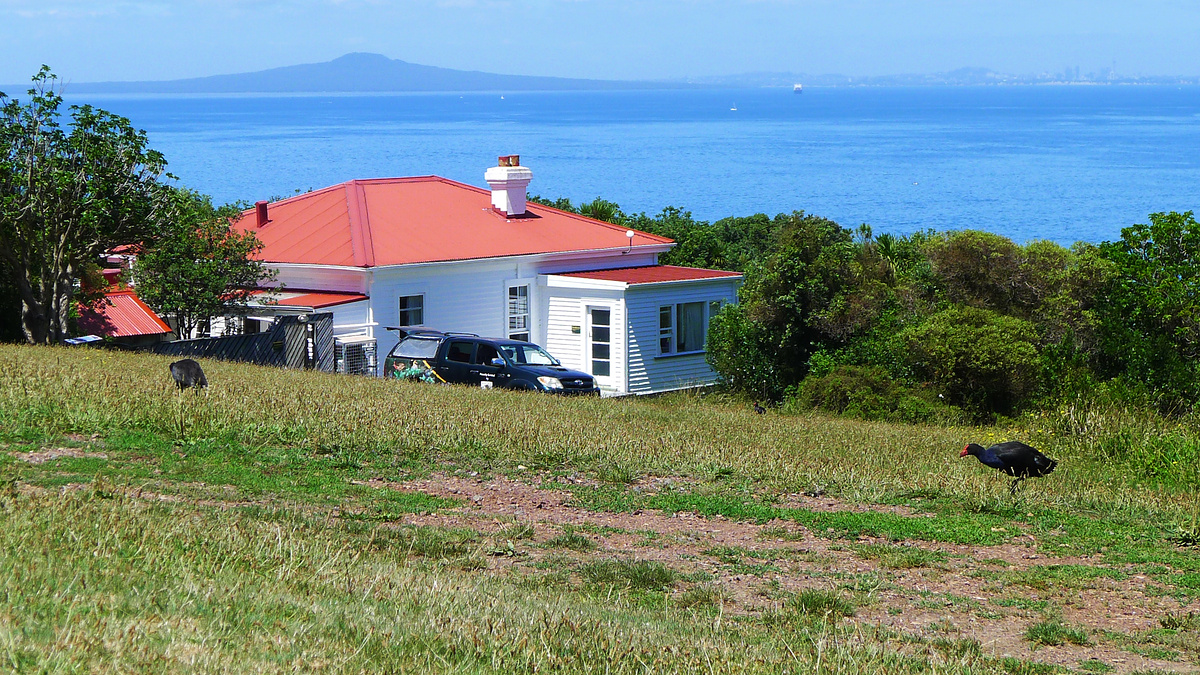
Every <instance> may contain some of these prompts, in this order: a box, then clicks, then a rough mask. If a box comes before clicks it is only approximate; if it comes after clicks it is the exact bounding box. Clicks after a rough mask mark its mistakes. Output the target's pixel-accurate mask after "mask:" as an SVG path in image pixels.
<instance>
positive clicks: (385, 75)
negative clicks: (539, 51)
mask: <svg viewBox="0 0 1200 675" xmlns="http://www.w3.org/2000/svg"><path fill="white" fill-rule="evenodd" d="M796 83H802V84H803V85H804V86H805V87H806V88H807V87H910V86H914V87H922V86H923V87H930V86H981V85H1059V86H1101V85H1105V86H1109V85H1168V86H1190V85H1200V76H1188V77H1180V76H1124V75H1119V74H1117V73H1116V71H1115V70H1114V69H1111V68H1104V69H1101V70H1100V71H1099V72H1093V73H1082V72H1080V70H1079V69H1078V68H1074V69H1067V70H1066V71H1063V72H1061V73H1041V74H1037V75H1012V74H1006V73H998V72H995V71H993V70H990V69H987V68H960V69H958V70H953V71H949V72H945V73H933V74H901V75H878V76H850V75H838V74H824V75H815V74H811V73H797V72H754V73H740V74H735V75H722V76H704V77H688V78H677V79H672V80H590V79H578V78H564V77H540V76H532V75H503V74H498V73H486V72H481V71H467V70H454V69H450V68H439V67H436V66H425V65H420V64H415V63H408V62H406V61H400V60H398V59H390V58H388V57H386V56H383V55H381V54H365V53H354V54H346V55H345V56H342V57H339V58H336V59H334V60H332V61H327V62H324V63H309V64H300V65H294V66H284V67H281V68H272V69H270V70H262V71H257V72H251V73H236V74H230V75H212V76H209V77H197V78H188V79H181V80H162V81H143V82H70V81H69V80H68V84H67V89H66V91H67V93H69V94H132V95H162V94H182V95H191V94H387V93H423V92H424V93H437V92H483V91H501V92H517V91H606V90H608V91H622V90H625V91H627V90H669V89H692V90H694V89H759V88H776V87H777V88H787V89H791V88H792V87H793V86H794V85H795V84H796ZM26 89H27V86H26V85H19V84H10V85H0V91H4V92H6V93H8V94H10V95H17V94H19V93H23V92H24V91H25V90H26Z"/></svg>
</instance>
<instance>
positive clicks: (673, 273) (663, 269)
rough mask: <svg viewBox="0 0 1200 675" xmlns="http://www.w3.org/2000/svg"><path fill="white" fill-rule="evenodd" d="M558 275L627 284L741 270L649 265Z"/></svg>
mask: <svg viewBox="0 0 1200 675" xmlns="http://www.w3.org/2000/svg"><path fill="white" fill-rule="evenodd" d="M557 276H560V277H575V278H577V279H597V280H600V281H620V282H622V283H626V284H629V285H631V286H632V285H635V284H662V283H669V282H672V281H698V280H701V279H732V278H734V277H740V276H742V273H741V272H726V271H723V270H706V269H701V268H699V267H677V266H675V265H653V266H650V267H622V268H619V269H615V270H595V271H593V272H568V273H566V274H559V275H557Z"/></svg>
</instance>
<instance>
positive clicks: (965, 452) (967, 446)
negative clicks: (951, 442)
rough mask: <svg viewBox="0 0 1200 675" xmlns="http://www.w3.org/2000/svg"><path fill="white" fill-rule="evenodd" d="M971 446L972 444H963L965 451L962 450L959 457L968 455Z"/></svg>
mask: <svg viewBox="0 0 1200 675" xmlns="http://www.w3.org/2000/svg"><path fill="white" fill-rule="evenodd" d="M969 447H971V446H969V445H964V446H963V451H962V452H960V453H958V456H959V457H966V456H967V448H969Z"/></svg>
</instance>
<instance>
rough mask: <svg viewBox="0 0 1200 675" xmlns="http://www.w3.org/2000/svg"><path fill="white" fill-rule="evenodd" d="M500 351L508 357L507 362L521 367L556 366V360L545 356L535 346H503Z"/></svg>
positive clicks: (543, 352)
mask: <svg viewBox="0 0 1200 675" xmlns="http://www.w3.org/2000/svg"><path fill="white" fill-rule="evenodd" d="M500 349H502V350H504V354H505V355H506V356H508V360H509V361H512V362H514V363H520V364H522V365H533V366H557V365H559V363H558V359H556V358H554V357H553V356H550V355H549V354H547V353H546V352H545V351H544V350H543V349H542V348H541V347H539V346H537V345H503V346H501V347H500Z"/></svg>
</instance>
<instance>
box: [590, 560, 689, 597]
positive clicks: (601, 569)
mask: <svg viewBox="0 0 1200 675" xmlns="http://www.w3.org/2000/svg"><path fill="white" fill-rule="evenodd" d="M579 574H580V575H581V576H583V578H584V579H585V580H587V581H588V582H590V583H592V584H597V585H605V586H624V587H626V588H635V589H638V590H644V591H661V590H663V589H665V588H667V587H668V586H671V585H672V584H674V583H675V582H676V581H677V580H678V579H679V573H678V572H676V571H675V570H673V569H671V568H670V567H667V566H666V565H664V564H662V563H660V562H656V561H651V560H595V561H592V562H589V563H586V564H584V565H583V566H582V567H580V568H579Z"/></svg>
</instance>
